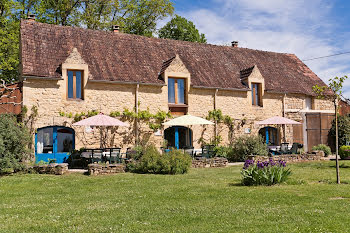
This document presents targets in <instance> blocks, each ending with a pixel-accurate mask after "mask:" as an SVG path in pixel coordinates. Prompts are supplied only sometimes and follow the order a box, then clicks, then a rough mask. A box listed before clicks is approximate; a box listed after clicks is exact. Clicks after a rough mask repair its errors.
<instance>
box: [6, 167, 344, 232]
mask: <svg viewBox="0 0 350 233" xmlns="http://www.w3.org/2000/svg"><path fill="white" fill-rule="evenodd" d="M341 164H343V166H342V167H343V168H341V178H342V181H343V182H344V183H345V184H341V185H336V184H335V168H334V167H333V166H334V162H314V163H302V164H295V165H291V166H290V167H291V169H292V172H293V174H292V176H291V178H290V180H289V181H288V183H287V184H283V185H276V186H272V187H244V186H240V185H239V182H240V168H241V167H240V166H238V167H228V168H209V169H191V170H190V172H189V173H188V174H186V175H175V176H171V175H141V174H130V173H125V174H116V175H108V176H97V177H89V176H84V175H79V174H71V175H64V176H54V175H37V174H28V175H13V176H6V177H1V178H0V232H350V227H349V222H350V184H347V183H350V162H341Z"/></svg>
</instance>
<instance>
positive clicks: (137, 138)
mask: <svg viewBox="0 0 350 233" xmlns="http://www.w3.org/2000/svg"><path fill="white" fill-rule="evenodd" d="M139 87H140V84H136V90H135V112H136V115H137V114H138V113H139V97H138V96H139ZM135 143H136V145H138V143H139V130H138V119H135Z"/></svg>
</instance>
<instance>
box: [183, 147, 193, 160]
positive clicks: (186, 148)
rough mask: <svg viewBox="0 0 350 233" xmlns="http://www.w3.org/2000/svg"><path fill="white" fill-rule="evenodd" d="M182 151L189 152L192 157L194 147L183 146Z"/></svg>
mask: <svg viewBox="0 0 350 233" xmlns="http://www.w3.org/2000/svg"><path fill="white" fill-rule="evenodd" d="M184 153H186V154H189V155H190V156H191V157H192V158H193V157H194V147H190V146H189V147H184Z"/></svg>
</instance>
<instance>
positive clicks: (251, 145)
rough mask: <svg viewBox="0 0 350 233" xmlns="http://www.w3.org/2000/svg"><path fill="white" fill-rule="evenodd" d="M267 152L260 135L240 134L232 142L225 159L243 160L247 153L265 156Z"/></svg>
mask: <svg viewBox="0 0 350 233" xmlns="http://www.w3.org/2000/svg"><path fill="white" fill-rule="evenodd" d="M267 154H268V150H267V146H266V144H265V143H264V139H263V138H262V137H261V136H241V137H239V138H237V139H236V140H235V142H234V143H233V147H232V150H231V151H230V152H229V153H228V155H227V159H228V160H229V161H239V162H243V161H244V160H246V159H247V157H248V156H249V155H261V156H266V155H267Z"/></svg>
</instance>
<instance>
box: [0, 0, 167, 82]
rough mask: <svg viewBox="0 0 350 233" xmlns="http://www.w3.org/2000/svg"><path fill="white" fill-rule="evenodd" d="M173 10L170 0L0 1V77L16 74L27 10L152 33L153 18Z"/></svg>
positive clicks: (47, 17)
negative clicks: (22, 24) (22, 27)
mask: <svg viewBox="0 0 350 233" xmlns="http://www.w3.org/2000/svg"><path fill="white" fill-rule="evenodd" d="M173 11H174V7H173V3H172V2H171V1H170V0H0V79H3V80H5V81H6V83H9V82H13V81H17V80H18V77H19V71H18V65H19V26H20V19H22V18H26V17H27V16H28V14H29V13H33V14H35V15H36V20H37V21H39V22H42V23H50V24H59V25H64V26H67V25H71V26H77V27H83V28H89V29H99V30H109V29H110V28H111V26H112V25H114V24H119V25H120V26H121V27H122V30H123V31H124V32H125V33H131V34H137V35H144V36H153V33H154V32H155V31H156V24H157V21H159V20H160V19H163V18H164V17H167V16H169V15H171V14H172V13H173Z"/></svg>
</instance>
